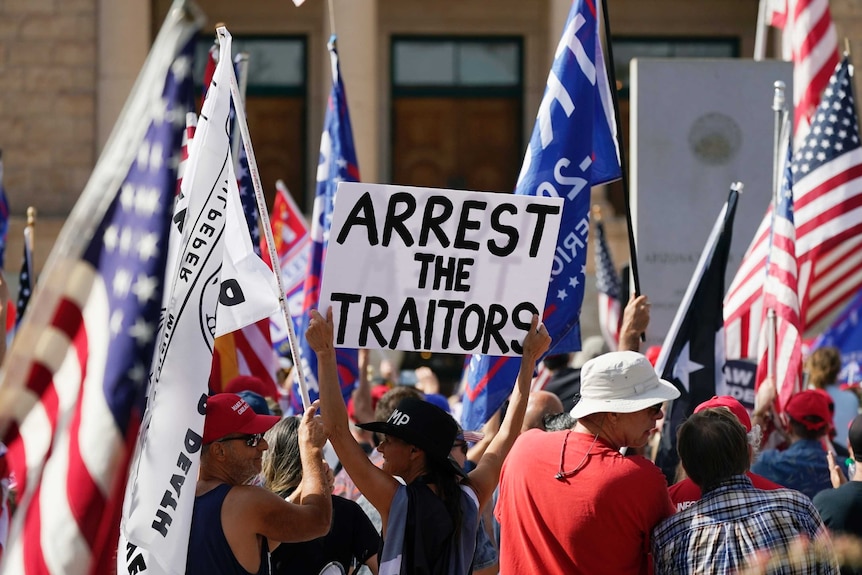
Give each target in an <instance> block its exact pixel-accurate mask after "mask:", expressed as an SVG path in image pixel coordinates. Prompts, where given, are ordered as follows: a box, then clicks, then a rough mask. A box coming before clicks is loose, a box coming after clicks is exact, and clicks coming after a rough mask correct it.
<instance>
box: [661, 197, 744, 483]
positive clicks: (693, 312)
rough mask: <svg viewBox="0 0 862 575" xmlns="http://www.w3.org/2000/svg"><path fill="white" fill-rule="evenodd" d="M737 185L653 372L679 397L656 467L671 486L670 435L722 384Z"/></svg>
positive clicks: (670, 411)
mask: <svg viewBox="0 0 862 575" xmlns="http://www.w3.org/2000/svg"><path fill="white" fill-rule="evenodd" d="M739 189H741V184H734V186H731V189H730V194H729V195H728V198H727V203H726V204H725V205H724V207H723V208H722V211H721V213H720V214H719V216H718V219H717V221H716V222H715V226H714V227H713V229H712V232H711V233H710V236H709V238H708V239H707V243H706V246H705V247H704V250H703V253H702V254H701V256H700V260H699V261H698V264H697V269H696V270H695V272H694V275H693V276H692V278H691V281H690V282H689V285H688V289H687V290H686V293H685V297H684V298H683V300H682V302H681V303H680V307H679V309H678V310H677V312H676V317H675V318H674V320H673V324H672V325H671V328H670V331H669V332H668V334H667V337H665V340H664V344H663V345H662V350H661V354H660V355H659V357H658V360H657V361H656V371H657V372H658V373H660V374H661V377H662V379H666V380H668V381H670V382H672V383H673V384H674V385H675V386H676V387H677V389H679V391H680V396H679V398H678V399H675V400H674V401H673V402H672V403H671V404H670V406H669V407H668V409H667V411H666V413H665V420H664V426H663V428H662V435H661V442H660V444H659V449H658V453H657V455H656V465H658V466H659V467H660V468H661V470H662V471H663V472H664V474H665V475H666V476H667V478H668V482H669V483H673V482H674V478H675V476H676V468H677V463H678V462H679V457H678V455H677V453H676V430H677V427H679V425H680V424H681V423H682V422H683V421H685V419H686V418H687V417H688V416H689V415H691V413H692V411H694V408H695V407H697V405H698V404H700V403H702V402H704V401H706V400H707V399H710V398H711V397H712V396H713V395H715V390H716V388H719V387H723V381H724V374H723V369H724V362H725V355H724V317H723V303H722V302H723V299H724V271H725V268H726V267H727V258H728V253H729V252H730V242H731V239H732V236H733V217H734V216H735V215H736V204H737V200H738V198H739Z"/></svg>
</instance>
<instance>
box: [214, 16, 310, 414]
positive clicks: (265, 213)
mask: <svg viewBox="0 0 862 575" xmlns="http://www.w3.org/2000/svg"><path fill="white" fill-rule="evenodd" d="M223 33H227V30H226V29H225V28H224V27H222V28H219V35H221V34H223ZM229 77H230V93H231V97H232V98H233V100H234V104H235V106H234V108H235V110H236V122H237V125H238V126H239V130H240V134H241V135H242V145H243V147H244V148H245V155H246V159H247V160H248V171H249V174H250V175H251V181H252V184H253V186H254V199H255V200H256V201H257V209H258V215H259V217H260V227H261V229H262V230H263V237H264V240H265V241H266V249H267V253H269V261H270V262H271V263H272V273H273V275H275V281H276V284H277V285H278V305H279V307H280V308H281V312H282V315H283V316H284V322H285V324H287V339H288V342H289V343H290V352H291V354H292V355H293V360H294V361H293V364H294V368H295V369H294V372H295V373H296V379H297V383H298V384H299V390H300V394H301V395H302V406H303V407H304V408H306V409H307V408H308V406H309V405H311V400H310V398H309V396H308V386H307V385H306V383H305V375H304V374H303V372H302V361H301V357H300V354H299V346H298V344H297V339H296V332H295V331H294V329H293V320H291V318H290V312H289V311H288V309H287V299H286V298H285V296H284V282H283V281H282V277H281V266H280V265H279V263H278V262H279V259H278V252H277V251H276V249H275V239H274V238H273V236H272V226H271V224H270V221H269V210H268V209H267V207H266V198H265V197H264V195H263V186H262V185H261V183H260V173H259V172H258V171H257V160H256V159H255V156H254V149H253V148H252V146H251V135H250V134H249V131H248V122H247V118H246V115H245V107H244V105H243V100H242V96H241V95H240V93H239V85H238V83H237V78H236V74H234V71H233V66H230V74H229Z"/></svg>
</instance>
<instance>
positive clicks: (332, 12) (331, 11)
mask: <svg viewBox="0 0 862 575" xmlns="http://www.w3.org/2000/svg"><path fill="white" fill-rule="evenodd" d="M327 6H328V7H329V35H330V36H335V2H333V0H329V1H328V2H327Z"/></svg>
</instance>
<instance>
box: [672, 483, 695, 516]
mask: <svg viewBox="0 0 862 575" xmlns="http://www.w3.org/2000/svg"><path fill="white" fill-rule="evenodd" d="M667 491H668V494H670V500H671V501H673V504H674V506H675V507H676V510H677V511H682V510H684V509H688V508H689V507H691V506H692V505H694V504H695V503H696V502H697V501H698V500H699V499H700V496H701V491H700V487H698V486H697V485H696V484H695V482H694V481H692V480H691V478H689V477H686V478H685V479H683V480H682V481H678V482H676V483H674V484H673V485H671V486H670V487H668V488H667Z"/></svg>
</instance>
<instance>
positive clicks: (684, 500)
mask: <svg viewBox="0 0 862 575" xmlns="http://www.w3.org/2000/svg"><path fill="white" fill-rule="evenodd" d="M745 474H746V475H747V476H748V478H749V479H751V484H752V485H754V486H755V487H756V488H757V489H763V490H764V491H772V490H773V489H783V486H781V485H779V484H777V483H775V482H774V481H770V480H768V479H767V478H765V477H763V476H762V475H757V474H756V473H752V472H750V471H747V472H746V473H745ZM668 491H669V492H670V498H671V500H672V501H673V504H674V505H675V506H676V510H677V511H682V510H683V509H688V508H689V507H691V506H692V505H694V504H695V502H697V501H700V497H701V495H702V494H701V491H700V487H698V486H697V485H696V484H695V482H694V481H692V480H691V479H689V478H688V477H686V478H685V479H683V480H682V481H680V482H678V483H674V484H673V485H671V486H670V488H669V489H668Z"/></svg>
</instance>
